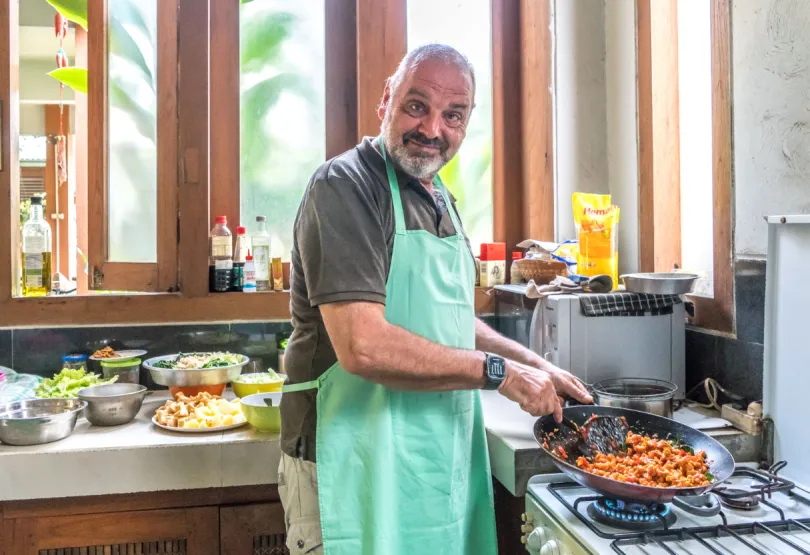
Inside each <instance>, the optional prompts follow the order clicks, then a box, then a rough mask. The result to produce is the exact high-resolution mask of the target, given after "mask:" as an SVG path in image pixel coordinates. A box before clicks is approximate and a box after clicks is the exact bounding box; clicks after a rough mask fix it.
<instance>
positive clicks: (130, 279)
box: [87, 0, 178, 292]
mask: <svg viewBox="0 0 810 555" xmlns="http://www.w3.org/2000/svg"><path fill="white" fill-rule="evenodd" d="M107 4H108V2H107V0H89V2H88V6H87V22H88V23H87V26H88V27H89V28H90V29H93V32H91V33H88V66H87V67H88V95H87V96H88V99H90V102H89V103H88V123H87V127H88V130H89V133H88V137H89V139H88V152H90V153H92V155H91V156H89V157H88V160H89V166H88V196H87V205H88V220H87V225H88V243H89V244H88V253H87V258H88V263H89V267H90V276H89V277H90V284H89V288H90V289H102V290H103V289H106V290H116V291H153V292H158V291H175V290H177V208H178V206H177V73H178V72H177V42H178V41H177V24H178V21H177V12H178V10H177V7H178V6H177V0H161V1H160V2H158V4H157V6H158V8H157V9H158V14H157V51H158V52H160V63H159V64H158V65H157V90H158V93H157V95H158V101H157V118H156V121H157V176H156V177H157V198H156V203H155V205H156V209H157V234H156V237H157V245H156V252H157V261H156V262H154V263H137V262H115V261H111V260H110V258H109V225H108V224H109V209H108V207H109V202H110V200H109V164H108V161H109V133H108V130H109V117H108V116H109V104H108V99H109V95H108V86H109V82H108V73H107V62H108V54H109V53H108V49H107V44H108V41H109V36H108V35H109V20H108V11H107Z"/></svg>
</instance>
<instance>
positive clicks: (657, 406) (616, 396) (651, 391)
mask: <svg viewBox="0 0 810 555" xmlns="http://www.w3.org/2000/svg"><path fill="white" fill-rule="evenodd" d="M589 390H590V392H591V395H592V396H593V399H594V402H595V403H596V404H597V405H600V406H603V407H615V408H623V409H632V410H639V411H642V412H647V413H650V414H655V415H657V416H663V417H664V418H672V400H673V398H674V397H675V393H676V392H677V391H678V386H676V385H675V384H672V383H669V382H665V381H663V380H652V379H647V378H614V379H610V380H602V381H600V382H596V383H595V384H593V386H591V387H590V388H589Z"/></svg>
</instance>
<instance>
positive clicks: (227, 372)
mask: <svg viewBox="0 0 810 555" xmlns="http://www.w3.org/2000/svg"><path fill="white" fill-rule="evenodd" d="M184 354H194V353H184ZM239 356H241V357H242V362H240V363H239V364H234V365H233V366H220V367H219V368H207V369H205V370H174V369H171V368H155V366H154V365H155V364H156V363H157V362H160V361H163V360H174V359H176V358H177V357H178V355H177V354H174V355H165V356H162V357H154V358H150V359H149V360H147V361H146V362H144V363H143V366H144V368H146V369H147V370H149V374H151V376H152V381H154V382H155V383H156V384H158V385H165V386H169V387H194V386H200V385H220V384H224V383H231V382H232V381H234V380H235V379H236V378H238V377H239V375H240V374H241V373H242V368H244V366H245V365H246V364H247V363H248V362H250V359H249V358H248V357H246V356H245V355H239Z"/></svg>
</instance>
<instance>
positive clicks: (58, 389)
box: [34, 368, 118, 399]
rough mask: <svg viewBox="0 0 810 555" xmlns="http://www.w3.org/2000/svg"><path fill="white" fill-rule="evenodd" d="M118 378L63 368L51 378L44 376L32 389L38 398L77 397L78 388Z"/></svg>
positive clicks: (105, 382)
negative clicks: (108, 377)
mask: <svg viewBox="0 0 810 555" xmlns="http://www.w3.org/2000/svg"><path fill="white" fill-rule="evenodd" d="M117 379H118V376H114V377H112V378H110V379H109V380H103V379H101V377H100V376H99V375H98V374H93V373H87V372H85V371H84V370H79V369H71V368H63V369H62V371H61V372H59V373H58V374H57V375H55V376H54V377H53V378H45V379H44V380H42V381H41V382H40V384H39V385H38V386H37V388H36V390H35V391H34V393H35V395H36V396H37V397H39V398H40V399H60V398H65V397H71V398H73V397H77V396H78V394H79V390H80V389H84V388H85V387H90V386H93V385H102V384H108V383H113V382H114V381H115V380H117Z"/></svg>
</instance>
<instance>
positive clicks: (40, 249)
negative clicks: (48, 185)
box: [22, 197, 53, 297]
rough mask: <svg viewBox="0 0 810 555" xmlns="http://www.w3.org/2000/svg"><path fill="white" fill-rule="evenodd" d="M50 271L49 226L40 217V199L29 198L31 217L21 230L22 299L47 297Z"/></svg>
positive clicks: (50, 282)
mask: <svg viewBox="0 0 810 555" xmlns="http://www.w3.org/2000/svg"><path fill="white" fill-rule="evenodd" d="M51 270H52V267H51V226H50V225H48V222H47V221H45V218H43V217H42V198H40V197H31V215H30V216H29V217H28V221H27V222H25V225H23V230H22V294H23V297H42V296H44V295H48V294H49V293H50V292H51V290H52V288H53V283H52V281H51V279H52V278H51V276H52V275H53V274H52V273H51Z"/></svg>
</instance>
